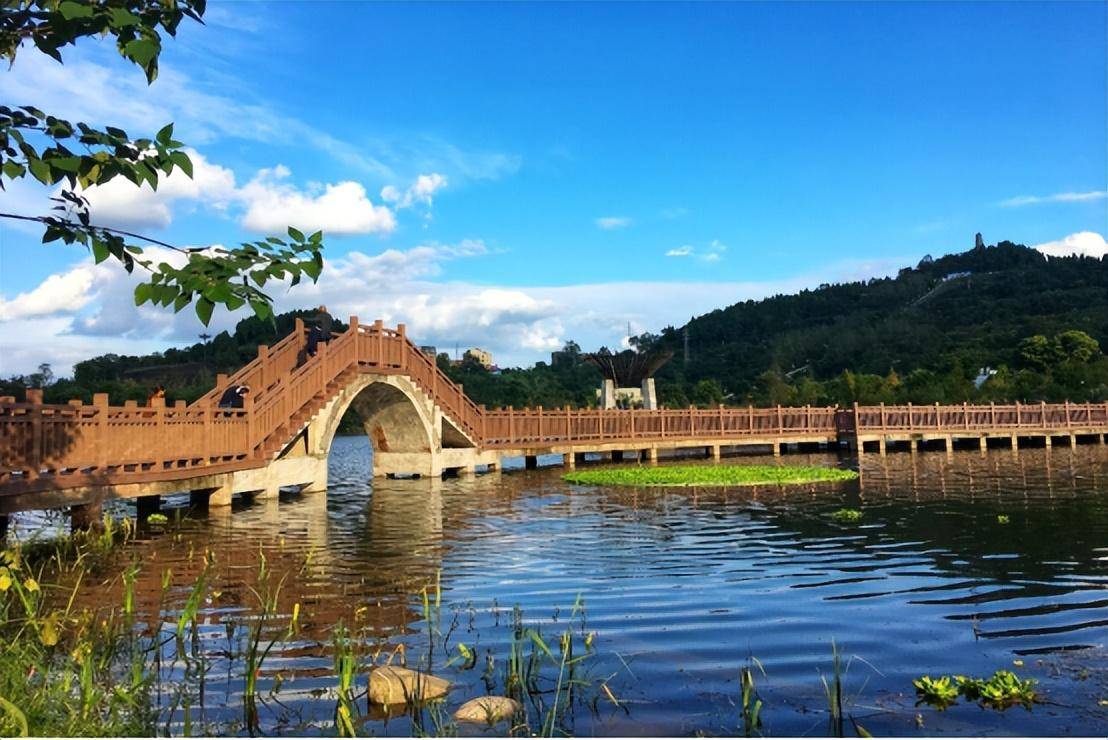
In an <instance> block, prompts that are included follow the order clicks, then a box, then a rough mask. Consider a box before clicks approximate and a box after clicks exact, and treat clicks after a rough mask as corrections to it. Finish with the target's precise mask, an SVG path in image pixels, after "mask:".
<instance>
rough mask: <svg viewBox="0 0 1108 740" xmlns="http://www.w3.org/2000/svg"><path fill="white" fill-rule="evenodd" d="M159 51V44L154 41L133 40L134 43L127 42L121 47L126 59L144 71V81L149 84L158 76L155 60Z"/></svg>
mask: <svg viewBox="0 0 1108 740" xmlns="http://www.w3.org/2000/svg"><path fill="white" fill-rule="evenodd" d="M160 51H161V44H159V43H158V42H157V41H156V40H154V39H135V40H134V41H128V42H127V44H126V45H125V46H124V47H123V52H124V54H126V56H127V58H128V59H130V60H132V61H133V62H134V63H135V64H137V65H139V66H140V67H142V68H143V70H145V71H146V79H147V80H148V81H150V82H153V81H154V78H155V77H157V76H158V68H157V65H156V60H157V58H158V52H160Z"/></svg>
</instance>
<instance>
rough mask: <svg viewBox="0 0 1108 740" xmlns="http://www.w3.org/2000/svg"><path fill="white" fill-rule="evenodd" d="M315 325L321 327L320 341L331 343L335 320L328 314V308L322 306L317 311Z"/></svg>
mask: <svg viewBox="0 0 1108 740" xmlns="http://www.w3.org/2000/svg"><path fill="white" fill-rule="evenodd" d="M315 323H316V326H318V327H319V341H321V342H330V341H331V324H333V323H334V319H332V318H331V314H329V313H327V307H326V306H320V307H319V309H318V310H317V311H316V315H315Z"/></svg>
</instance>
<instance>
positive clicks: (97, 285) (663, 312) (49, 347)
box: [0, 240, 910, 374]
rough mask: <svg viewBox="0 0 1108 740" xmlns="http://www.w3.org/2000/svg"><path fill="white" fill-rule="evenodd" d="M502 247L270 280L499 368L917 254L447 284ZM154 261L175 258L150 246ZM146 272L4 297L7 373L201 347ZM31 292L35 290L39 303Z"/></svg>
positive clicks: (73, 270) (83, 272) (409, 252)
mask: <svg viewBox="0 0 1108 740" xmlns="http://www.w3.org/2000/svg"><path fill="white" fill-rule="evenodd" d="M494 254H495V252H493V251H492V250H489V249H488V248H487V247H486V245H485V244H484V243H483V242H481V241H478V240H471V241H464V242H459V243H454V244H436V243H431V244H424V245H420V246H416V247H413V248H411V249H406V250H400V249H389V250H385V251H382V252H379V253H376V254H368V253H365V252H358V251H355V252H350V253H349V254H347V255H345V256H343V257H341V258H338V259H334V260H327V262H326V263H325V266H324V270H323V275H322V277H321V278H320V281H319V283H318V284H312V283H302V284H300V285H299V286H297V287H296V288H293V289H291V290H285V289H283V288H282V287H281V286H280V285H274V284H272V283H271V284H269V286H267V287H268V288H269V289H270V293H271V295H273V296H274V299H275V302H276V307H277V310H279V311H287V310H290V309H293V308H304V307H306V306H312V305H318V304H320V303H326V304H327V306H328V307H329V308H330V309H331V311H332V312H333V313H334V314H335V315H336V316H339V317H342V318H346V317H347V316H350V315H357V316H359V317H360V318H361V319H362V320H363V321H366V322H369V321H373V320H374V319H377V318H380V319H382V320H384V321H385V322H386V323H387V324H389V325H394V324H396V323H400V322H403V323H406V324H407V327H408V333H409V335H410V336H411V337H412V338H413V339H414V340H415V341H417V342H419V343H421V344H433V345H436V346H438V347H439V348H441V349H443V350H450V349H452V348H453V347H454V345H455V344H458V345H460V346H461V347H462V348H465V347H472V346H480V347H484V348H486V349H488V350H490V351H492V352H493V355H494V358H495V361H496V362H497V363H498V364H500V365H501V366H511V365H520V364H524V365H525V364H530V363H532V362H534V361H536V360H540V359H547V353H548V352H549V351H550V350H551V349H556V348H558V347H560V346H561V345H562V344H563V343H564V342H565V341H567V340H569V339H574V340H576V341H577V342H579V343H580V344H581V346H583V347H585V348H587V349H594V348H598V347H600V346H602V345H606V346H609V347H616V346H622V345H621V342H623V341H624V340H625V338H626V334H627V325H628V323H630V324H631V326H632V327H633V331H634V332H642V331H645V330H652V331H657V330H659V329H660V328H662V327H664V326H666V325H680V324H682V323H684V322H685V321H687V320H688V319H689V318H690V317H691V316H693V315H698V314H702V313H705V312H707V311H711V310H713V309H716V308H720V307H722V306H726V305H730V304H732V303H735V302H736V301H741V300H746V299H757V298H763V297H766V296H769V295H775V294H778V293H791V292H795V291H797V290H800V289H802V288H806V287H815V286H817V285H819V284H820V283H823V282H828V281H829V280H856V279H861V278H866V277H871V276H875V275H888V274H895V271H896V268H897V267H898V266H901V265H903V264H907V263H908V262H909V261H910V260H907V259H897V258H888V259H887V260H884V261H882V262H879V263H860V262H849V263H836V264H833V265H826V266H822V267H821V268H820V269H819V270H817V271H814V272H813V273H811V274H808V275H798V276H796V277H794V278H791V279H787V280H779V281H768V282H757V281H747V282H712V281H688V282H614V283H596V284H583V285H570V286H547V287H542V286H539V287H535V286H526V287H524V286H513V285H496V286H489V285H480V284H476V283H471V282H465V281H450V280H443V279H442V278H443V276H444V274H445V273H446V272H447V269H448V267H449V265H450V263H451V262H452V261H455V260H463V259H480V258H485V257H488V256H490V255H494ZM149 255H150V256H151V257H153V258H155V259H163V258H166V259H169V260H172V259H174V258H175V257H174V255H173V254H172V253H170V252H168V251H161V250H150V251H149ZM137 279H138V278H137V276H130V275H127V274H126V273H125V272H123V271H122V270H120V269H119V268H118V266H116V265H114V264H112V263H110V262H108V263H104V264H102V265H93V264H92V263H91V260H90V259H88V258H85V259H83V260H81V261H80V262H78V263H76V264H74V265H73V266H72V267H70V268H69V269H68V270H65V271H62V272H60V273H58V274H57V275H53V276H51V277H50V278H48V279H47V280H46V281H44V282H43V284H41V285H40V286H38V287H37V288H35V289H34V290H31V291H28V293H27V294H25V296H26V297H25V296H24V295H20V296H17V297H15V298H13V299H11V300H10V301H7V302H3V303H0V307H2V312H0V347H3V352H2V353H0V354H2V359H0V372H3V373H17V372H31V371H33V370H34V369H35V367H36V366H37V365H38V364H39V363H40V362H51V363H54V366H55V371H56V372H58V373H59V374H66V373H68V372H70V369H71V367H72V364H73V363H74V362H76V361H79V360H81V359H86V358H89V357H93V356H95V355H98V354H104V353H107V352H116V353H129V354H134V353H145V352H150V351H154V350H159V349H164V348H165V347H166V346H168V345H171V344H176V345H181V344H191V343H192V342H195V341H196V337H197V335H198V334H199V333H201V332H202V331H205V329H204V327H203V326H202V325H201V324H200V322H199V321H198V320H197V319H196V317H195V314H194V313H193V312H192V310H191V309H186V310H184V311H182V312H181V313H179V314H174V313H172V312H171V311H166V310H164V309H159V308H154V307H151V306H149V305H147V306H143V307H136V306H134V304H133V300H132V293H133V289H134V284H135V282H136V280H137ZM31 296H34V297H33V298H32V297H31ZM247 313H248V312H245V311H240V312H238V313H235V314H228V313H226V312H225V311H223V310H217V311H216V313H215V315H214V316H213V319H212V325H211V326H210V327H208V329H207V331H208V332H209V333H212V334H214V333H216V332H219V331H222V330H224V329H233V327H234V325H235V323H236V322H237V321H239V320H240V319H242V318H243V317H244V316H246V315H247Z"/></svg>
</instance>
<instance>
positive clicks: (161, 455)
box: [150, 398, 169, 468]
mask: <svg viewBox="0 0 1108 740" xmlns="http://www.w3.org/2000/svg"><path fill="white" fill-rule="evenodd" d="M150 405H151V406H152V407H153V408H154V429H155V432H154V439H156V440H158V442H157V444H156V445H155V449H156V450H157V451H158V456H157V458H156V461H157V462H158V463H159V464H158V467H159V468H164V467H165V461H166V450H167V449H168V448H169V445H168V444H166V438H165V398H152V399H150Z"/></svg>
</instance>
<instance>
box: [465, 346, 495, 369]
mask: <svg viewBox="0 0 1108 740" xmlns="http://www.w3.org/2000/svg"><path fill="white" fill-rule="evenodd" d="M465 358H467V359H473V360H474V361H476V362H477V364H478V365H481V366H482V367H486V368H489V367H492V353H491V352H486V351H485V350H483V349H481V348H480V347H473V348H471V349H467V350H466V353H465Z"/></svg>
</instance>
